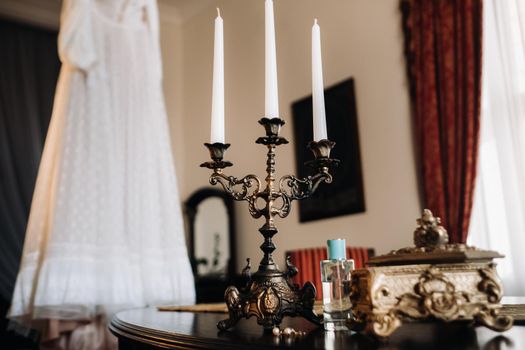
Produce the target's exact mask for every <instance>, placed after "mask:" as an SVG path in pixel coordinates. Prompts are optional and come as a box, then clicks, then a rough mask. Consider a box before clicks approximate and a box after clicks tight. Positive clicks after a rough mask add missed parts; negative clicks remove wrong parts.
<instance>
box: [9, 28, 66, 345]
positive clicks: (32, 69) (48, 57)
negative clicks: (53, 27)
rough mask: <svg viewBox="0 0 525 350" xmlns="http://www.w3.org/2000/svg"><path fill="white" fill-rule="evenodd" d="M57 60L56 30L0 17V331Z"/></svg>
mask: <svg viewBox="0 0 525 350" xmlns="http://www.w3.org/2000/svg"><path fill="white" fill-rule="evenodd" d="M59 69H60V61H59V59H58V56H57V33H56V32H50V31H47V30H43V29H38V28H32V27H28V26H25V25H21V24H17V23H13V22H8V21H5V20H1V19H0V301H1V305H0V332H1V333H0V335H2V337H3V338H4V339H2V340H3V341H2V344H6V342H7V341H14V340H13V339H16V338H15V337H14V336H13V337H10V339H7V337H8V333H7V332H6V324H7V320H6V319H5V315H6V313H7V311H8V309H9V305H10V302H11V296H12V293H13V288H14V283H15V280H16V275H17V272H18V267H19V264H20V258H21V253H22V248H23V244H24V235H25V229H26V222H27V218H28V215H29V208H30V204H31V197H32V194H33V187H34V184H35V179H36V175H37V171H38V164H39V161H40V155H41V153H42V148H43V146H44V139H45V135H46V132H47V127H48V124H49V120H50V118H51V110H52V106H53V97H54V93H55V86H56V83H57V78H58V73H59Z"/></svg>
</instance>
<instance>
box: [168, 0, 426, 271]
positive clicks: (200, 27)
mask: <svg viewBox="0 0 525 350" xmlns="http://www.w3.org/2000/svg"><path fill="white" fill-rule="evenodd" d="M398 3H399V2H398V0H382V1H369V0H323V1H320V0H317V1H314V0H277V1H276V3H275V11H276V12H275V21H276V34H277V50H278V51H277V61H278V75H279V99H280V111H281V115H282V117H283V118H284V119H285V120H286V121H287V125H286V126H285V127H284V130H283V131H284V135H283V136H285V137H287V138H288V139H289V140H293V138H292V134H291V132H292V125H290V124H291V115H290V114H291V111H290V105H291V103H292V102H293V101H295V100H297V99H299V98H302V97H304V96H306V95H308V94H310V93H311V80H310V79H311V78H310V69H311V68H310V30H311V25H312V22H313V18H314V17H317V18H318V19H319V23H320V25H321V31H322V41H323V42H322V44H323V60H324V79H325V84H326V85H327V86H328V85H331V84H334V83H336V82H338V81H341V80H343V79H345V78H348V77H350V76H353V77H354V78H355V81H356V94H357V108H358V123H359V133H360V139H361V152H362V162H363V164H362V165H363V176H364V185H365V200H366V207H367V210H366V212H365V213H363V214H355V215H348V216H344V217H339V218H334V219H326V220H320V221H315V222H312V223H307V224H300V223H299V220H298V215H297V207H296V204H295V206H294V208H293V211H292V213H291V214H290V216H289V217H288V218H287V219H284V220H278V221H277V226H278V228H279V229H280V233H279V234H278V235H277V236H276V237H275V241H276V244H277V247H278V249H277V250H276V251H275V253H274V255H275V257H276V260H277V262H278V263H279V264H281V265H282V263H283V255H284V251H285V250H287V249H292V248H299V247H312V246H323V245H325V241H326V239H328V238H334V237H343V238H346V239H347V241H348V243H349V244H351V245H356V246H357V245H359V246H371V247H374V248H376V249H377V251H378V252H379V253H382V252H385V251H387V250H389V249H393V248H397V247H401V246H405V245H408V244H410V240H411V235H412V231H413V229H414V227H415V221H414V220H415V218H416V217H418V215H419V212H420V205H419V199H418V192H417V183H416V176H415V164H414V156H413V146H412V141H411V124H410V116H409V100H408V93H407V81H406V78H405V67H404V64H405V63H404V57H403V51H402V33H401V30H400V25H401V19H400V13H399V10H398ZM217 5H218V6H220V8H221V11H222V14H223V17H224V26H225V28H224V33H225V61H226V66H225V85H226V89H225V90H226V91H225V95H226V140H227V142H230V143H231V144H232V146H231V149H230V150H229V151H228V152H227V159H228V160H231V161H232V162H233V163H234V164H235V166H234V167H233V168H230V169H228V171H229V172H231V173H232V174H233V175H236V176H243V175H246V174H248V173H252V172H255V173H256V174H258V175H263V173H264V169H265V163H264V162H265V149H264V148H263V147H262V146H260V145H256V144H255V143H254V140H255V139H256V138H257V137H258V136H260V135H261V133H262V128H261V127H260V126H259V125H258V124H257V120H258V119H259V118H260V117H261V116H262V115H263V113H264V9H263V1H262V0H261V1H255V0H250V1H247V0H222V1H217ZM214 17H215V8H214V6H210V7H209V8H207V9H206V10H204V11H203V12H201V13H199V14H198V15H196V16H194V17H192V18H190V19H188V20H186V21H185V22H184V23H183V24H182V33H181V34H180V35H182V38H181V39H182V40H179V39H180V38H177V37H172V36H171V34H170V33H172V31H171V30H167V29H168V28H167V27H164V28H163V33H164V39H163V44H164V46H167V45H169V44H168V43H171V44H173V43H177V44H178V45H179V46H180V51H178V53H176V52H174V51H172V50H175V49H169V48H168V49H164V67H165V72H166V80H167V82H166V84H165V85H166V88H167V89H166V99H167V101H168V104H167V105H168V112H169V114H170V116H171V117H172V119H171V122H172V123H171V124H172V135H173V139H174V141H173V144H174V147H175V155H176V157H177V165H178V172H179V174H178V175H179V179H181V180H180V181H179V183H180V189H181V194H182V197H183V198H186V197H187V196H188V195H189V194H191V192H193V191H194V190H196V189H197V188H199V187H202V186H206V185H208V176H209V174H210V173H209V171H207V170H204V169H202V168H199V167H198V165H199V163H200V162H202V161H205V160H207V159H208V154H207V151H206V149H205V148H204V146H203V145H202V144H203V142H207V141H208V140H209V132H210V130H209V125H210V109H211V107H210V106H211V83H212V82H211V78H212V57H213V19H214ZM171 29H172V30H175V29H176V27H173V28H171ZM177 54H179V55H182V57H178V58H177V57H176V55H177ZM173 60H175V61H173ZM171 61H173V62H175V63H174V65H173V67H178V68H173V67H170V64H169V62H171ZM172 69H175V70H177V69H179V71H178V73H177V72H172V71H171V70H172ZM180 78H182V80H181V82H179V83H174V82H171V80H172V79H180ZM177 84H179V85H177ZM174 89H175V90H176V89H179V90H177V91H175V90H174ZM177 100H178V101H179V102H180V104H179V105H178V106H175V105H176V103H174V102H173V103H172V101H177ZM277 166H278V173H277V175H284V174H288V173H293V172H294V168H295V165H294V155H293V146H292V145H287V146H281V147H279V148H278V155H277ZM236 214H237V225H236V226H237V234H238V240H237V247H238V254H237V258H238V265H239V268H240V267H241V265H243V261H244V259H245V258H246V257H251V258H252V259H253V261H257V262H258V261H259V260H260V256H261V252H260V250H259V248H258V247H259V245H260V243H261V236H260V234H259V233H258V231H257V228H258V227H259V226H260V225H262V220H261V219H259V220H254V219H252V218H251V217H250V216H249V214H248V211H247V207H246V203H238V205H237V206H236Z"/></svg>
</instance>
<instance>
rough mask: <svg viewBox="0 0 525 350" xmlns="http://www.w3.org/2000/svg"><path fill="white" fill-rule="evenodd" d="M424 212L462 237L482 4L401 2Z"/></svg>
mask: <svg viewBox="0 0 525 350" xmlns="http://www.w3.org/2000/svg"><path fill="white" fill-rule="evenodd" d="M401 9H402V13H403V29H404V35H405V54H406V57H407V65H408V74H409V80H410V92H411V102H412V113H413V118H414V129H415V134H416V140H415V142H416V148H417V157H418V160H419V170H420V180H421V186H422V194H423V204H424V206H425V208H428V209H430V210H432V212H433V213H434V215H437V216H439V217H441V220H442V223H443V225H444V226H445V227H446V228H447V230H448V232H449V237H450V241H451V242H452V243H464V242H465V241H466V239H467V232H468V226H469V219H470V213H471V209H472V199H473V192H474V183H475V177H476V164H477V153H478V142H479V120H480V96H481V44H482V0H402V1H401Z"/></svg>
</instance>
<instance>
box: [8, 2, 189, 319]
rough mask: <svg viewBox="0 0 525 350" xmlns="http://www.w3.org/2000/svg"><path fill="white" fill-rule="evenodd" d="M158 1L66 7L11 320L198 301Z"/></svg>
mask: <svg viewBox="0 0 525 350" xmlns="http://www.w3.org/2000/svg"><path fill="white" fill-rule="evenodd" d="M156 6H157V5H156V3H155V0H65V1H64V4H63V8H62V18H61V29H60V34H59V53H60V57H61V60H62V62H63V66H62V71H61V73H60V78H59V83H58V87H57V92H56V97H55V105H54V110H53V116H52V120H51V124H50V127H49V132H48V135H47V138H46V144H45V149H44V153H43V156H42V161H41V165H40V169H39V174H38V179H37V183H36V188H35V192H34V196H33V202H32V205H31V213H30V217H29V222H28V226H27V232H26V238H25V245H24V252H23V259H22V263H21V266H20V271H19V274H18V279H17V282H16V287H15V292H14V295H13V300H12V307H11V310H10V316H11V317H12V318H23V316H26V317H28V318H29V319H33V320H34V319H60V320H92V319H93V318H94V317H95V316H96V315H100V314H106V315H107V314H108V313H111V312H114V311H116V310H118V309H122V308H127V307H132V306H143V305H157V304H167V303H169V304H189V303H193V302H194V299H195V291H194V284H193V275H192V272H191V268H190V264H189V260H188V254H187V250H186V245H185V238H184V232H183V224H182V216H181V215H182V214H181V208H180V204H179V195H178V191H177V185H176V178H175V169H174V164H173V160H172V153H171V149H170V142H169V135H168V124H167V119H166V112H165V109H164V100H163V95H162V88H161V80H162V77H161V76H162V74H161V72H162V69H161V60H160V50H159V37H158V13H157V7H156Z"/></svg>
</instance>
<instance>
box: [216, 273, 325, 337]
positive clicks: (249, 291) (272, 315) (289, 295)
mask: <svg viewBox="0 0 525 350" xmlns="http://www.w3.org/2000/svg"><path fill="white" fill-rule="evenodd" d="M315 295H316V290H315V287H314V285H313V284H312V283H310V282H306V284H305V285H304V286H303V288H301V289H299V286H298V285H297V284H294V283H293V282H292V280H291V276H290V273H289V271H287V272H281V271H279V270H277V269H276V270H273V271H272V269H264V270H262V271H261V270H260V271H257V272H256V273H255V274H254V275H253V277H252V280H251V281H250V282H248V284H247V285H246V287H245V288H242V289H241V290H238V289H237V288H236V287H234V286H230V287H228V288H227V289H226V292H225V293H224V297H225V300H226V305H227V306H228V312H229V318H228V319H226V320H222V321H220V322H219V323H218V324H217V327H218V328H219V329H220V330H226V329H228V328H230V327H232V326H234V325H235V324H236V323H237V321H239V320H240V319H241V318H249V317H251V316H255V317H256V318H257V323H258V324H260V325H261V326H263V327H264V329H267V330H269V329H272V328H273V327H275V326H277V325H279V324H280V323H281V321H282V319H283V317H284V316H302V317H304V318H305V319H307V320H309V321H311V322H313V323H315V324H318V325H319V324H321V318H319V316H317V315H316V314H315V313H314V312H313V306H314V301H315Z"/></svg>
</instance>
